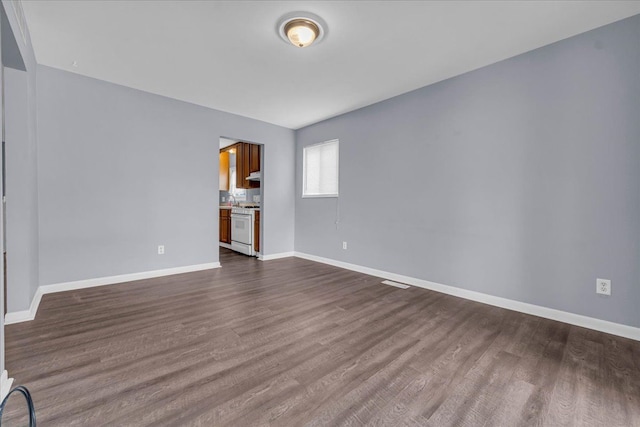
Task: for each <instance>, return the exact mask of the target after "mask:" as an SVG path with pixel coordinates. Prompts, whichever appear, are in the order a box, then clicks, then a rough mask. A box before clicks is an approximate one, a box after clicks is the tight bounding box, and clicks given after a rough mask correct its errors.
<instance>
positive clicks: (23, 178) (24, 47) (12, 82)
mask: <svg viewBox="0 0 640 427" xmlns="http://www.w3.org/2000/svg"><path fill="white" fill-rule="evenodd" d="M2 4H3V7H4V8H5V10H6V12H7V13H6V15H5V16H3V23H5V24H6V25H9V28H6V27H3V36H7V35H9V36H10V37H9V36H8V37H3V49H5V48H7V47H9V49H5V50H3V61H5V60H6V61H8V64H5V65H8V66H10V67H13V68H5V141H6V145H5V155H6V191H7V204H6V228H7V229H6V249H7V310H8V312H15V311H21V310H27V309H29V306H30V304H31V301H32V298H33V295H34V294H35V292H36V289H37V288H38V286H39V265H38V262H39V261H38V256H39V252H38V182H37V173H38V172H37V164H38V150H37V116H36V90H37V87H36V60H35V56H34V52H33V47H32V46H31V40H30V36H29V30H28V28H26V27H25V29H24V37H23V33H22V32H21V31H20V29H19V25H18V22H17V20H16V15H15V13H14V11H13V7H14V4H13V3H11V2H6V1H3V2H2ZM18 6H19V4H18ZM7 40H10V42H11V44H12V45H11V46H7V45H6V42H7ZM7 51H10V52H11V53H10V55H6V53H7Z"/></svg>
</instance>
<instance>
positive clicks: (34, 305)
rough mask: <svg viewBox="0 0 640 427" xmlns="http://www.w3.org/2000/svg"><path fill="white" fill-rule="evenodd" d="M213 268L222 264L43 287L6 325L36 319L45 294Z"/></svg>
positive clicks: (8, 317)
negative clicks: (28, 304)
mask: <svg viewBox="0 0 640 427" xmlns="http://www.w3.org/2000/svg"><path fill="white" fill-rule="evenodd" d="M212 268H220V263H219V262H210V263H206V264H196V265H187V266H184V267H174V268H165V269H162V270H152V271H143V272H141V273H131V274H120V275H118V276H108V277H99V278H97V279H87V280H77V281H74V282H64V283H55V284H53V285H43V286H40V287H38V290H37V291H36V294H35V295H34V296H33V300H32V301H31V307H29V310H23V311H14V312H10V313H7V314H6V315H5V317H4V324H5V325H11V324H13V323H20V322H27V321H29V320H33V319H35V318H36V313H37V312H38V306H39V305H40V300H41V299H42V295H44V294H52V293H54V292H65V291H73V290H76V289H84V288H93V287H95V286H105V285H115V284H117V283H125V282H133V281H134V280H144V279H153V278H154V277H163V276H172V275H174V274H182V273H191V272H194V271H202V270H210V269H212Z"/></svg>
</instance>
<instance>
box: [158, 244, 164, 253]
mask: <svg viewBox="0 0 640 427" xmlns="http://www.w3.org/2000/svg"><path fill="white" fill-rule="evenodd" d="M158 255H164V245H160V246H158Z"/></svg>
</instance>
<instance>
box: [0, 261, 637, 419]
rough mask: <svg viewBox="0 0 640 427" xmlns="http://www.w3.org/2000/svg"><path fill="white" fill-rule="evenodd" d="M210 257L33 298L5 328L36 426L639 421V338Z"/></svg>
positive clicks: (296, 269)
mask: <svg viewBox="0 0 640 427" xmlns="http://www.w3.org/2000/svg"><path fill="white" fill-rule="evenodd" d="M221 263H222V266H223V267H222V268H221V269H217V270H210V271H203V272H196V273H188V274H182V275H176V276H171V277H164V278H157V279H150V280H141V281H137V282H131V283H125V284H118V285H112V286H103V287H98V288H91V289H83V290H78V291H70V292H64V293H57V294H49V295H45V296H44V298H43V300H42V303H41V305H40V309H39V311H38V315H37V317H36V319H35V320H34V321H32V322H27V323H22V324H16V325H10V326H7V327H6V364H7V369H8V371H9V373H10V374H11V376H12V377H14V378H15V379H16V383H17V384H24V385H26V386H27V387H28V388H29V389H30V390H31V392H32V394H33V397H34V399H35V403H36V408H37V416H38V424H39V425H40V426H100V425H112V426H151V425H153V426H182V425H184V426H223V425H229V426H253V425H278V426H301V425H309V426H327V425H330V426H335V425H372V426H399V425H408V426H439V427H440V426H520V425H523V426H524V425H526V426H529V425H537V426H559V425H575V426H640V342H636V341H632V340H627V339H623V338H619V337H615V336H611V335H607V334H603V333H599V332H594V331H591V330H587V329H583V328H579V327H574V326H570V325H567V324H563V323H559V322H554V321H550V320H545V319H541V318H537V317H533V316H528V315H524V314H520V313H516V312H512V311H508V310H503V309H499V308H496V307H491V306H487V305H483V304H479V303H475V302H471V301H467V300H463V299H459V298H455V297H451V296H448V295H443V294H439V293H436V292H431V291H427V290H424V289H418V288H413V287H412V288H410V289H407V290H402V289H398V288H395V287H391V286H386V285H383V284H381V283H380V282H381V279H379V278H376V277H372V276H367V275H363V274H359V273H355V272H351V271H347V270H342V269H339V268H335V267H331V266H327V265H323V264H318V263H314V262H311V261H307V260H302V259H297V258H286V259H281V260H273V261H268V262H260V261H257V260H256V259H254V258H249V257H245V256H243V255H239V254H236V253H233V252H231V251H228V250H224V249H221ZM23 413H24V407H23V402H22V401H20V399H19V398H18V397H16V398H12V399H11V401H10V403H9V405H8V407H7V413H6V414H5V418H4V420H3V423H2V425H3V426H5V425H6V426H13V425H25V420H26V418H25V417H24V416H22V415H21V414H23Z"/></svg>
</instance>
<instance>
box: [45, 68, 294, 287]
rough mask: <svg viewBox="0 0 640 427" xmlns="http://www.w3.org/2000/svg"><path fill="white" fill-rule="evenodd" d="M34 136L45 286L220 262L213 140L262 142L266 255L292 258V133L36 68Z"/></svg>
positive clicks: (62, 72)
mask: <svg viewBox="0 0 640 427" xmlns="http://www.w3.org/2000/svg"><path fill="white" fill-rule="evenodd" d="M38 132H39V141H38V144H39V145H38V150H39V152H38V156H39V170H38V180H39V208H40V224H39V225H40V283H41V284H43V285H47V284H52V283H60V282H67V281H74V280H82V279H90V278H97V277H104V276H112V275H118V274H127V273H135V272H143V271H149V270H157V269H164V268H172V267H179V266H188V265H194V264H201V263H210V262H217V261H218V211H217V209H218V200H219V199H218V197H219V191H218V153H219V138H220V136H228V137H233V138H237V139H243V140H247V141H254V142H260V143H263V144H264V145H265V167H264V174H265V182H264V185H265V188H264V190H263V197H264V221H265V224H264V230H265V232H264V248H265V253H267V254H274V253H279V252H286V251H292V250H293V230H294V203H295V202H294V187H295V180H294V177H295V171H294V169H295V167H294V165H295V144H294V132H293V131H292V130H289V129H285V128H282V127H278V126H274V125H270V124H267V123H264V122H259V121H256V120H252V119H248V118H244V117H240V116H236V115H232V114H227V113H223V112H219V111H215V110H211V109H208V108H204V107H199V106H196V105H193V104H188V103H184V102H180V101H176V100H172V99H169V98H164V97H161V96H157V95H152V94H149V93H145V92H141V91H137V90H133V89H129V88H126V87H122V86H118V85H114V84H111V83H107V82H104V81H99V80H95V79H91V78H87V77H82V76H80V75H76V74H73V73H69V72H65V71H60V70H56V69H53V68H48V67H43V66H39V68H38ZM160 244H163V245H165V251H166V252H165V255H162V256H159V255H157V246H158V245H160Z"/></svg>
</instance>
